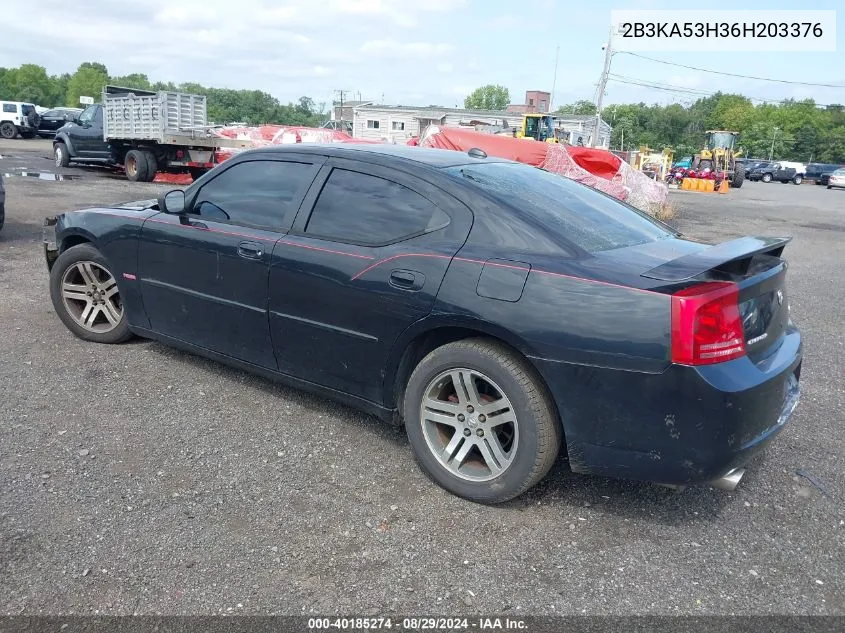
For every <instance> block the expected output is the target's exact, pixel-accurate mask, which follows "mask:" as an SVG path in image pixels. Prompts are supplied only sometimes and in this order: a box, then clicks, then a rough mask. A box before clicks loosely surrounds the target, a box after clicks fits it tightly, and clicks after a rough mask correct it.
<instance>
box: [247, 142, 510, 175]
mask: <svg viewBox="0 0 845 633" xmlns="http://www.w3.org/2000/svg"><path fill="white" fill-rule="evenodd" d="M288 152H289V153H295V154H302V153H306V154H320V155H324V156H335V157H338V158H348V159H351V160H366V161H368V162H378V163H382V164H385V163H389V162H391V160H399V161H401V162H404V163H416V164H420V165H427V166H429V167H433V168H435V169H440V168H444V167H455V166H457V165H466V164H470V163H481V162H484V163H491V162H495V163H509V162H513V161H509V160H506V159H504V158H497V157H494V156H489V157H487V158H474V157H472V156H469V155H468V154H467V153H465V152H457V151H454V150H448V149H433V148H427V147H412V146H409V145H391V144H384V145H377V144H372V145H370V144H360V145H356V144H354V143H348V144H347V143H313V144H312V143H307V144H306V143H290V144H285V145H272V146H269V147H262V148H258V149H254V150H249V151H248V152H244V153H243V154H240V156H243V155H244V154H283V153H288ZM373 159H375V160H373Z"/></svg>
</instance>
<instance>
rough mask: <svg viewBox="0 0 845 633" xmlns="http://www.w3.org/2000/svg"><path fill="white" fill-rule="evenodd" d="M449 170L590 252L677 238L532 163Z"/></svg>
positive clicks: (626, 208)
mask: <svg viewBox="0 0 845 633" xmlns="http://www.w3.org/2000/svg"><path fill="white" fill-rule="evenodd" d="M444 171H446V172H447V173H450V174H452V175H453V176H457V177H460V178H465V179H466V180H469V181H471V182H473V183H474V184H475V185H476V186H477V187H479V188H480V189H483V190H485V191H487V192H488V193H490V194H492V195H493V196H494V197H495V198H497V199H498V200H500V201H502V202H504V203H506V204H508V205H509V206H511V207H513V208H514V209H515V210H516V211H517V212H518V213H519V214H524V215H525V216H527V217H526V219H527V220H528V221H529V222H530V224H532V225H534V226H536V227H538V228H539V227H542V230H543V231H545V232H548V233H551V234H552V235H555V236H560V237H562V238H563V239H565V240H568V241H569V242H570V243H572V244H575V245H576V246H578V247H579V248H582V249H584V250H585V251H588V252H598V251H607V250H612V249H616V248H623V247H625V246H634V245H636V244H645V243H647V242H652V241H655V240H659V239H665V238H668V237H672V236H673V233H672V232H671V231H669V230H668V229H667V228H664V226H663V225H661V224H659V223H657V222H656V221H654V220H652V219H651V218H650V217H648V216H646V215H645V214H643V213H640V212H638V211H636V210H635V209H633V208H631V207H629V206H627V205H625V204H622V203H621V202H619V201H618V200H616V199H615V198H612V197H610V196H607V195H605V194H603V193H601V192H599V191H596V190H595V189H592V188H590V187H587V186H586V185H582V184H580V183H577V182H575V181H573V180H570V179H569V178H564V177H563V176H560V175H558V174H553V173H550V172H547V171H543V170H542V169H537V168H535V167H530V166H528V165H521V164H514V163H487V164H484V165H463V166H457V167H449V168H447V169H446V170H444Z"/></svg>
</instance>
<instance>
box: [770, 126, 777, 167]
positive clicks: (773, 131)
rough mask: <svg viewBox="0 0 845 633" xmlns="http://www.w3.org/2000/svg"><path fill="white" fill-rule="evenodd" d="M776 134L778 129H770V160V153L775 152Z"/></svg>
mask: <svg viewBox="0 0 845 633" xmlns="http://www.w3.org/2000/svg"><path fill="white" fill-rule="evenodd" d="M777 134H778V129H777V128H775V129H774V130H772V148H771V149H770V150H769V160H772V154H774V153H775V137H776V136H777Z"/></svg>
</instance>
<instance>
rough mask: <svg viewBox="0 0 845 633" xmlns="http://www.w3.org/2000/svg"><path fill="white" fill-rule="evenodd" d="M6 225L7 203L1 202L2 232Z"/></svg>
mask: <svg viewBox="0 0 845 633" xmlns="http://www.w3.org/2000/svg"><path fill="white" fill-rule="evenodd" d="M5 223H6V203H5V202H0V230H2V229H3V225H4V224H5Z"/></svg>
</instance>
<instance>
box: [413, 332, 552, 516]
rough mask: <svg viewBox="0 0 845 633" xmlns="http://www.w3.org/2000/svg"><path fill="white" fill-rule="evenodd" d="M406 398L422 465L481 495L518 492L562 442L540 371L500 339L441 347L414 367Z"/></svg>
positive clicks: (505, 496)
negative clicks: (469, 386)
mask: <svg viewBox="0 0 845 633" xmlns="http://www.w3.org/2000/svg"><path fill="white" fill-rule="evenodd" d="M456 381H457V382H456ZM467 385H472V388H470V389H464V386H467ZM402 405H403V411H404V417H405V428H406V430H407V432H408V439H409V440H410V443H411V447H412V449H413V451H414V456H415V457H416V460H417V462H418V463H419V465H420V467H421V468H422V470H423V471H424V472H425V473H426V474H427V475H428V476H429V477H430V478H431V479H432V480H433V481H434V482H435V483H437V484H438V485H440V486H441V487H443V488H444V489H446V490H448V491H449V492H451V493H452V494H455V495H457V496H459V497H463V498H465V499H469V500H471V501H475V502H478V503H490V504H492V503H501V502H503V501H507V500H509V499H513V498H514V497H517V496H519V495H520V494H522V493H523V492H525V491H526V490H528V489H529V488H531V487H532V486H533V485H535V484H536V483H537V482H538V481H540V480H541V479H542V478H543V477H544V476H545V475H546V473H548V471H549V469H550V468H551V467H552V465H553V464H554V462H555V459H556V458H557V455H558V451H559V450H560V445H561V437H562V432H561V426H560V422H559V421H558V419H557V415H556V412H555V406H554V403H553V401H552V399H551V396H550V395H549V394H548V391H547V389H546V387H545V385H544V384H543V382H542V379H541V378H540V377H539V375H538V374H537V372H536V371H535V370H534V368H533V367H531V365H530V364H529V363H528V361H526V360H525V359H524V358H523V357H521V356H520V355H519V354H517V353H516V352H514V351H513V350H511V349H510V348H508V347H506V346H505V345H503V344H501V343H498V342H494V341H490V340H487V339H482V338H474V339H465V340H462V341H457V342H454V343H448V344H446V345H444V346H442V347H439V348H437V349H435V350H434V351H432V352H431V353H430V354H428V355H427V356H426V357H425V358H424V359H423V360H422V361H420V363H419V365H417V367H416V369H414V371H413V373H412V374H411V378H410V379H409V380H408V385H407V389H406V390H405V397H404V402H403V403H402ZM437 412H441V413H437ZM487 416H489V418H488V417H487Z"/></svg>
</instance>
